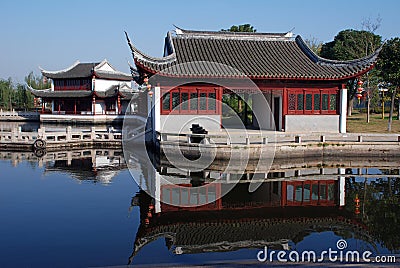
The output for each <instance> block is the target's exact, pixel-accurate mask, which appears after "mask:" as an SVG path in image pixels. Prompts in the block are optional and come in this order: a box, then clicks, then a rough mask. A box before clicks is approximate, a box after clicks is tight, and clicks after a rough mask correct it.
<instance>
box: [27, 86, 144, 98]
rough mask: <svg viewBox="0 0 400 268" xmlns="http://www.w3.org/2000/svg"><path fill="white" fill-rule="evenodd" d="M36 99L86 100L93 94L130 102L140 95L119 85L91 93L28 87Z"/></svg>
mask: <svg viewBox="0 0 400 268" xmlns="http://www.w3.org/2000/svg"><path fill="white" fill-rule="evenodd" d="M28 89H29V90H30V91H31V93H32V94H33V95H35V97H39V98H85V97H91V96H92V95H93V94H94V95H96V96H97V97H99V98H110V97H116V96H118V95H120V96H121V97H122V100H130V99H132V98H136V97H137V96H138V94H137V93H136V92H133V91H132V90H129V89H127V88H125V89H121V88H120V87H119V86H118V85H115V86H111V87H110V88H109V89H108V90H106V91H91V90H57V91H52V90H51V89H42V90H40V89H34V88H32V87H30V86H28Z"/></svg>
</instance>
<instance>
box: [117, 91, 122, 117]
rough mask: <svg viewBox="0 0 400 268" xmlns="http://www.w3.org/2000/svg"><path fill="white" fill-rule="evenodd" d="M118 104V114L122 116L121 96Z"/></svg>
mask: <svg viewBox="0 0 400 268" xmlns="http://www.w3.org/2000/svg"><path fill="white" fill-rule="evenodd" d="M117 103H118V114H121V96H120V95H118V99H117Z"/></svg>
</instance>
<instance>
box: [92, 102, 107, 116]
mask: <svg viewBox="0 0 400 268" xmlns="http://www.w3.org/2000/svg"><path fill="white" fill-rule="evenodd" d="M94 108H95V114H105V112H104V111H105V110H106V104H105V102H104V101H101V100H96V104H95V107H94Z"/></svg>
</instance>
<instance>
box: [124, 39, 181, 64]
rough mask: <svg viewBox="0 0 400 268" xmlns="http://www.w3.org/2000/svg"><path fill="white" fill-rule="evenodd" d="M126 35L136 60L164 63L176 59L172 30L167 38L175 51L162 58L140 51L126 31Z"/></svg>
mask: <svg viewBox="0 0 400 268" xmlns="http://www.w3.org/2000/svg"><path fill="white" fill-rule="evenodd" d="M125 37H126V40H127V42H128V45H129V48H130V49H131V52H132V56H133V58H134V60H135V61H136V60H144V61H146V62H149V63H150V64H155V65H163V64H168V63H172V62H174V61H176V53H175V51H174V45H173V43H172V42H173V41H172V38H171V33H170V32H168V34H167V39H168V40H169V42H170V43H171V47H172V49H173V52H172V53H171V54H170V55H168V56H165V57H161V58H158V57H152V56H149V55H147V54H145V53H143V52H142V51H140V50H139V49H138V48H136V47H135V46H134V45H133V44H132V42H131V40H130V38H129V36H128V33H127V32H125Z"/></svg>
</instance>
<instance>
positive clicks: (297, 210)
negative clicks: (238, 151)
mask: <svg viewBox="0 0 400 268" xmlns="http://www.w3.org/2000/svg"><path fill="white" fill-rule="evenodd" d="M160 173H161V175H160V174H159V173H157V174H155V176H156V177H157V176H175V179H176V178H177V177H179V176H180V177H181V178H180V179H181V180H183V181H184V180H185V178H184V176H183V175H182V174H180V175H179V171H177V170H175V169H173V168H166V169H165V167H163V168H161V172H160ZM300 173H302V174H300ZM321 173H323V174H321ZM344 173H345V170H344V169H341V168H339V169H337V168H336V169H333V168H332V169H324V172H321V169H314V170H308V171H305V170H303V171H302V172H300V171H298V170H297V171H296V170H287V171H286V172H282V171H281V172H276V173H273V172H271V173H265V174H248V173H247V174H242V175H237V174H225V176H228V177H229V176H230V177H233V176H236V175H237V176H241V178H240V181H239V183H238V184H237V185H236V186H235V187H234V188H233V189H232V190H231V191H230V192H229V193H228V194H226V195H224V196H222V197H221V198H219V199H217V200H216V201H215V202H212V203H210V204H207V205H202V206H198V207H187V206H188V205H190V204H202V203H203V202H204V201H206V200H207V199H208V198H211V199H213V198H214V196H215V195H216V196H218V194H219V193H221V188H222V187H224V184H226V183H227V182H226V180H225V182H223V183H208V182H207V180H208V179H209V178H210V177H213V174H212V171H204V172H200V173H194V174H193V173H192V174H191V177H190V180H191V182H192V183H193V182H195V181H197V182H196V183H198V181H199V179H202V180H201V183H202V184H203V186H204V185H205V186H207V185H209V187H205V190H204V189H203V190H199V189H200V188H199V187H192V188H182V187H179V186H180V185H185V186H189V185H190V182H189V183H188V182H187V181H186V182H185V181H184V183H183V184H180V185H179V184H162V183H160V184H158V185H159V186H158V187H159V188H160V189H157V192H159V193H160V198H161V200H164V201H167V203H172V204H177V203H176V202H177V200H179V202H180V203H179V204H181V205H182V206H186V207H181V206H174V205H169V204H166V203H164V202H160V203H159V202H158V201H157V200H155V199H153V198H151V197H150V196H149V195H147V193H146V192H144V191H140V192H139V193H138V194H137V195H136V196H135V197H134V198H133V199H132V205H138V206H139V207H140V217H141V224H140V226H139V229H138V231H137V234H136V239H135V242H134V248H133V252H132V255H131V256H130V258H129V263H131V262H132V261H133V258H134V257H135V256H136V255H137V254H138V253H139V251H140V250H141V249H142V248H143V247H144V246H145V245H147V244H149V243H151V242H152V241H155V240H157V239H159V238H165V244H166V247H167V248H168V250H171V251H172V252H173V253H174V254H193V253H204V252H224V251H234V250H238V249H244V248H247V249H248V248H263V247H264V246H268V247H269V248H275V249H289V244H290V243H298V242H300V241H302V240H303V239H304V238H305V237H306V236H307V235H309V234H310V233H313V232H323V231H333V232H334V233H335V234H337V235H339V236H342V237H346V236H348V235H349V233H351V234H352V235H353V237H355V238H357V237H358V238H361V239H363V240H365V241H368V240H370V238H369V235H368V232H367V231H366V230H365V226H364V225H363V224H361V223H360V222H359V221H358V220H357V219H356V217H355V215H354V214H352V213H350V212H349V211H348V210H345V209H344V208H343V207H344V205H345V177H344V176H345V175H344ZM254 177H258V178H260V179H261V178H262V179H264V182H263V183H262V184H261V186H260V187H259V188H258V189H257V190H256V191H255V192H253V193H249V191H248V187H249V179H251V178H254ZM225 179H226V178H225ZM201 191H203V192H201ZM201 200H203V201H201ZM196 202H197V203H196Z"/></svg>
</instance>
